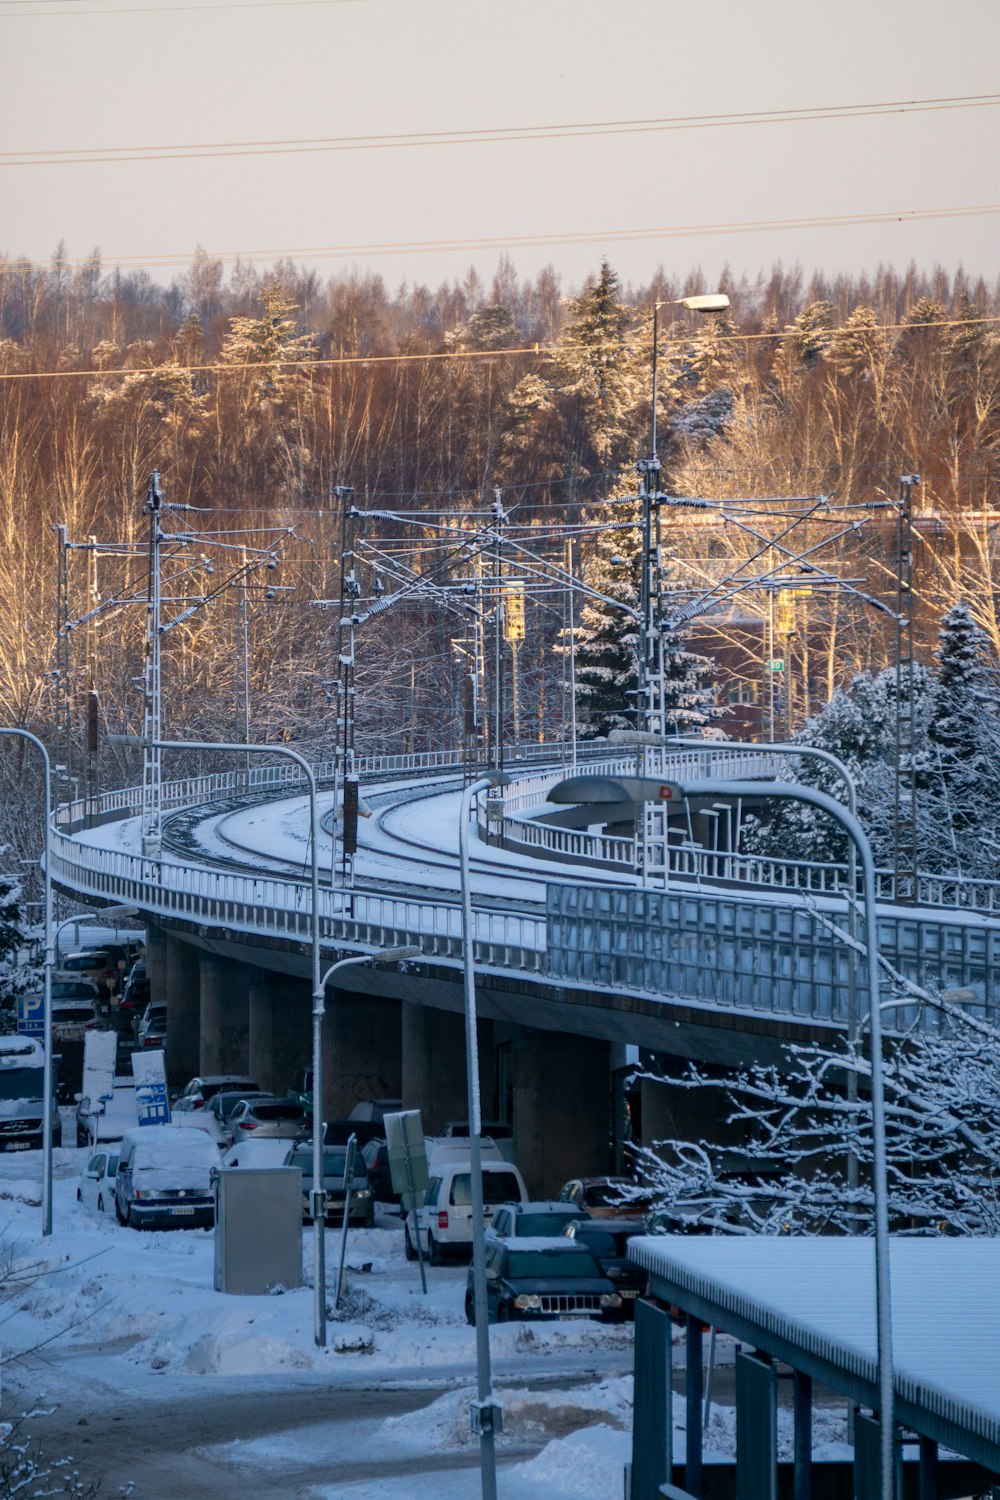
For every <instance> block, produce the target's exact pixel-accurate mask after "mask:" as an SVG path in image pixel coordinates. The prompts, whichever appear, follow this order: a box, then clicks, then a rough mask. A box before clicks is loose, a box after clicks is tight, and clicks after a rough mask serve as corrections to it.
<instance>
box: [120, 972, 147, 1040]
mask: <svg viewBox="0 0 1000 1500" xmlns="http://www.w3.org/2000/svg"><path fill="white" fill-rule="evenodd" d="M148 1004H149V975H148V974H147V973H146V965H145V963H142V962H137V963H134V964H133V965H132V969H131V972H130V973H129V976H128V978H127V979H126V981H125V988H124V989H123V990H122V992H121V995H120V996H119V997H118V1001H117V1003H116V1004H115V1005H114V1006H113V1008H112V1013H113V1015H114V1018H115V1025H116V1026H117V1028H118V1030H119V1031H123V1030H127V1029H128V1028H129V1027H131V1028H132V1030H133V1031H134V1030H135V1024H134V1023H135V1019H136V1017H137V1016H141V1015H142V1013H143V1011H144V1010H145V1009H146V1006H147V1005H148Z"/></svg>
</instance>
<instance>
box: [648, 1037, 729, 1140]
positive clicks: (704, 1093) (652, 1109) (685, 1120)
mask: <svg viewBox="0 0 1000 1500" xmlns="http://www.w3.org/2000/svg"><path fill="white" fill-rule="evenodd" d="M668 1061H669V1062H672V1063H673V1064H674V1066H675V1067H676V1065H677V1062H676V1059H668ZM639 1089H640V1094H639V1099H640V1105H639V1109H640V1136H641V1140H642V1144H643V1145H644V1146H649V1147H650V1148H651V1149H655V1146H656V1143H657V1142H658V1141H695V1142H697V1141H709V1142H711V1144H712V1145H716V1146H729V1147H733V1148H738V1147H739V1146H740V1145H741V1144H742V1143H743V1136H742V1132H741V1131H740V1129H739V1127H737V1126H732V1125H730V1124H729V1123H728V1116H729V1114H730V1112H731V1110H732V1105H731V1104H730V1102H729V1098H728V1096H727V1095H726V1092H725V1090H724V1089H723V1088H721V1087H720V1088H713V1087H711V1086H706V1087H704V1088H697V1089H689V1088H680V1087H678V1085H677V1084H676V1083H672V1082H670V1080H669V1079H659V1078H643V1079H641V1080H640V1083H639Z"/></svg>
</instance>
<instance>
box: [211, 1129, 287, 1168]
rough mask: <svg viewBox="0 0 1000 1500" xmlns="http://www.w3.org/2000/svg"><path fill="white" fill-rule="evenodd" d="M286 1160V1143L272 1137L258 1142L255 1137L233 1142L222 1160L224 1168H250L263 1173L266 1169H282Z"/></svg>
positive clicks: (250, 1136)
mask: <svg viewBox="0 0 1000 1500" xmlns="http://www.w3.org/2000/svg"><path fill="white" fill-rule="evenodd" d="M287 1159H288V1142H287V1141H285V1140H282V1139H281V1138H280V1137H278V1138H276V1137H275V1136H273V1135H266V1136H264V1138H263V1140H258V1139H257V1138H256V1137H255V1136H252V1135H247V1136H243V1138H242V1139H241V1140H238V1141H234V1142H233V1144H232V1145H231V1146H230V1148H229V1150H228V1151H227V1152H226V1154H225V1156H224V1157H223V1158H222V1165H223V1166H224V1167H250V1168H253V1170H254V1171H257V1172H260V1171H265V1170H266V1169H267V1168H268V1167H283V1166H284V1165H285V1162H286V1161H287Z"/></svg>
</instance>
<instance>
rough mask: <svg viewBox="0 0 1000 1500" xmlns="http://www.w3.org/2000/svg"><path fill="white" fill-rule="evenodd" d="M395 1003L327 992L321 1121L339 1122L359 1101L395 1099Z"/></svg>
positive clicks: (398, 1086)
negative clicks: (322, 1119)
mask: <svg viewBox="0 0 1000 1500" xmlns="http://www.w3.org/2000/svg"><path fill="white" fill-rule="evenodd" d="M400 1008H401V1002H400V1001H399V1000H385V999H380V998H378V997H376V996H373V995H363V996H362V995H352V994H349V993H347V992H345V991H343V990H334V991H329V990H328V991H327V999H326V1015H325V1017H324V1019H323V1118H324V1119H325V1120H343V1119H344V1118H346V1116H347V1115H349V1114H350V1112H351V1110H352V1109H353V1108H354V1106H355V1104H358V1103H360V1102H361V1101H362V1100H363V1099H399V1098H400V1097H401V1090H402V1045H401V1036H400V1031H401V1024H400Z"/></svg>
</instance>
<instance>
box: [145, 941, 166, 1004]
mask: <svg viewBox="0 0 1000 1500" xmlns="http://www.w3.org/2000/svg"><path fill="white" fill-rule="evenodd" d="M146 973H147V974H148V975H149V998H150V999H151V1000H153V1001H155V1002H156V1004H158V1005H166V1003H167V934H166V933H165V932H164V930H163V928H162V927H154V926H153V924H152V923H150V924H149V926H148V927H147V928H146Z"/></svg>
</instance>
